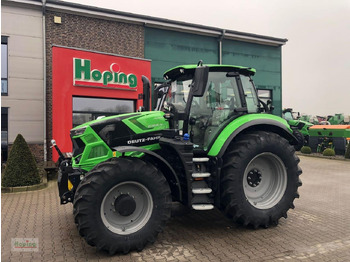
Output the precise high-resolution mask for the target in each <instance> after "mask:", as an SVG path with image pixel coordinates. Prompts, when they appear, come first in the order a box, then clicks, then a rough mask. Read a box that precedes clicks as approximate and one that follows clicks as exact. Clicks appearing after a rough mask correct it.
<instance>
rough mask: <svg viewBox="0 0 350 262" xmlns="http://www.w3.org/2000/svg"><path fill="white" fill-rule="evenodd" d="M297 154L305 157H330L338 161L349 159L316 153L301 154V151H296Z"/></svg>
mask: <svg viewBox="0 0 350 262" xmlns="http://www.w3.org/2000/svg"><path fill="white" fill-rule="evenodd" d="M296 154H297V155H298V156H306V157H315V158H325V159H332V160H340V161H350V159H347V158H345V157H343V158H340V157H336V156H323V155H316V154H303V153H301V152H296Z"/></svg>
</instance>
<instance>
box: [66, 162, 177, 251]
mask: <svg viewBox="0 0 350 262" xmlns="http://www.w3.org/2000/svg"><path fill="white" fill-rule="evenodd" d="M73 205H74V216H75V221H76V224H77V227H78V231H79V233H80V235H81V236H83V237H84V238H85V240H86V241H87V243H88V244H89V245H92V246H96V247H97V249H99V250H105V251H107V252H109V253H110V254H115V253H117V252H122V253H128V252H130V251H131V250H139V251H140V250H142V249H143V248H144V247H145V246H146V244H147V243H148V242H150V243H153V242H154V241H155V239H156V236H157V235H158V233H159V232H161V231H162V229H163V227H164V226H165V223H166V221H167V220H168V219H169V218H170V213H171V192H170V188H169V185H168V183H167V181H166V179H165V177H164V176H163V174H162V173H161V172H160V171H159V170H157V169H156V168H155V167H154V166H153V165H151V164H149V163H146V162H144V161H142V160H140V159H137V158H113V159H111V160H109V161H106V162H103V163H101V164H99V165H97V166H96V167H95V168H94V169H92V170H91V171H90V172H89V173H88V174H87V175H86V177H85V178H84V180H83V181H82V182H81V183H80V185H79V186H78V188H77V191H76V194H75V198H74V203H73Z"/></svg>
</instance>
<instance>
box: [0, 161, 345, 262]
mask: <svg viewBox="0 0 350 262" xmlns="http://www.w3.org/2000/svg"><path fill="white" fill-rule="evenodd" d="M301 167H302V169H303V171H304V172H303V175H302V180H303V186H302V187H301V188H300V190H299V192H300V195H301V198H300V199H299V200H296V201H295V206H296V208H295V209H294V210H291V211H289V213H288V219H287V220H285V219H282V220H281V221H280V224H279V225H278V226H277V227H272V228H269V229H258V230H252V229H245V228H242V227H240V226H237V225H236V224H234V223H231V222H230V221H229V220H227V219H226V218H225V217H224V216H223V215H221V214H220V212H218V211H216V210H214V211H209V212H205V213H203V212H194V211H191V212H187V211H186V210H185V209H183V208H179V207H174V216H173V217H172V219H171V220H170V221H169V224H168V226H167V227H166V229H165V232H163V233H161V234H160V235H159V236H158V240H157V241H156V243H155V244H154V245H149V246H147V247H146V248H145V249H144V250H143V251H142V252H132V253H130V254H128V255H119V256H118V255H117V256H114V257H111V256H109V255H107V254H106V253H103V252H97V251H96V249H95V248H93V247H90V246H89V245H87V244H86V243H85V241H84V240H83V239H82V238H81V237H79V235H78V232H77V230H76V227H75V225H74V223H73V216H72V206H71V205H64V206H60V205H59V200H58V196H57V188H56V185H55V184H53V183H51V184H50V186H49V188H47V189H44V190H41V191H36V192H24V193H12V194H2V198H1V249H2V251H1V259H2V261H41V260H43V261H83V260H85V261H86V260H89V261H90V260H91V261H100V260H101V261H112V260H113V261H201V262H202V261H248V260H249V261H281V260H282V261H283V260H288V261H296V260H303V261H350V161H339V160H328V159H319V158H312V157H301ZM19 237H27V238H31V237H32V238H38V239H39V251H38V252H18V251H17V252H11V238H19Z"/></svg>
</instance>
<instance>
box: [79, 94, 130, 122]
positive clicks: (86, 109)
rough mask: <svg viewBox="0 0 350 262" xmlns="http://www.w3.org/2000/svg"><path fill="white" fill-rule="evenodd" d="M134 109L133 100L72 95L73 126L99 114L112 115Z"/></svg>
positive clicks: (93, 118) (92, 118) (99, 115)
mask: <svg viewBox="0 0 350 262" xmlns="http://www.w3.org/2000/svg"><path fill="white" fill-rule="evenodd" d="M134 111H135V102H134V101H133V100H122V99H107V98H92V97H73V127H76V126H78V125H81V124H83V123H86V122H88V121H91V120H95V119H97V118H98V117H101V116H112V115H118V114H124V113H130V112H134Z"/></svg>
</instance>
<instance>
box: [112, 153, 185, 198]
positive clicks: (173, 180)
mask: <svg viewBox="0 0 350 262" xmlns="http://www.w3.org/2000/svg"><path fill="white" fill-rule="evenodd" d="M113 149H114V150H116V151H117V152H118V153H119V154H118V155H120V154H121V156H123V155H124V154H125V153H129V152H139V153H141V154H140V156H141V159H142V158H145V156H147V157H148V159H151V160H152V162H153V163H152V164H155V165H156V168H159V169H160V170H161V171H162V173H163V175H164V177H165V178H166V180H167V181H168V184H169V186H170V189H171V193H172V196H173V198H174V199H175V200H178V201H180V202H181V201H182V190H181V186H180V181H179V178H178V176H177V174H176V172H175V170H174V169H173V168H172V167H171V165H170V164H169V163H168V161H166V160H165V159H164V158H163V157H162V156H160V155H158V154H157V153H155V152H153V151H150V150H147V149H145V148H142V147H136V146H118V147H114V148H113Z"/></svg>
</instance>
